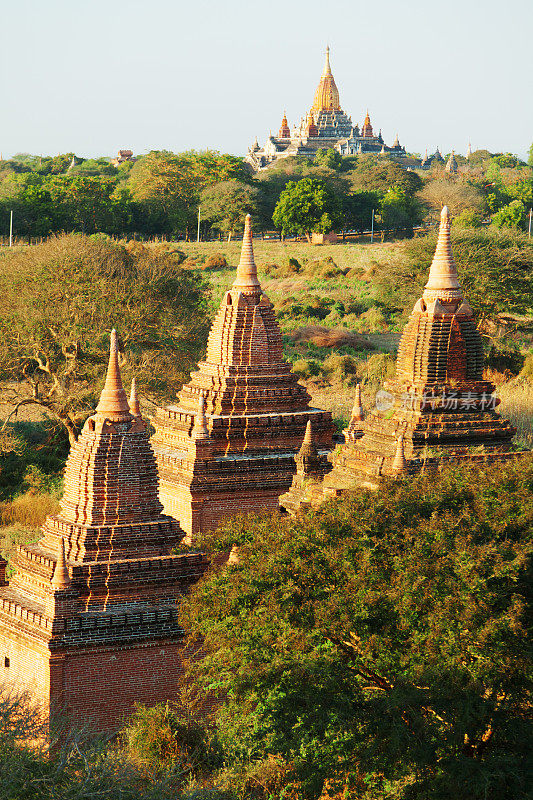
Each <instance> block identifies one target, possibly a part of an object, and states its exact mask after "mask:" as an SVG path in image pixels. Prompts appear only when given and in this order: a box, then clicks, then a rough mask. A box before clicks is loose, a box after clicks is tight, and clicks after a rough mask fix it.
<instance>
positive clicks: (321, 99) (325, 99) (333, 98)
mask: <svg viewBox="0 0 533 800" xmlns="http://www.w3.org/2000/svg"><path fill="white" fill-rule="evenodd" d="M340 110H341V105H340V98H339V90H338V89H337V86H336V84H335V79H334V77H333V73H332V72H331V65H330V63H329V45H328V47H327V48H326V61H325V63H324V71H323V72H322V76H321V78H320V81H319V82H318V87H317V90H316V92H315V99H314V100H313V105H312V107H311V113H312V114H313V115H315V114H319V113H320V111H340Z"/></svg>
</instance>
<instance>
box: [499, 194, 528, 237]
mask: <svg viewBox="0 0 533 800" xmlns="http://www.w3.org/2000/svg"><path fill="white" fill-rule="evenodd" d="M525 220H526V208H525V206H524V204H523V202H522V201H521V200H512V201H511V202H510V203H509V204H508V205H506V206H503V207H502V208H500V210H499V211H497V212H496V214H494V215H493V217H492V224H493V225H495V226H496V227H497V228H516V229H517V230H520V229H522V228H523V227H524V223H525Z"/></svg>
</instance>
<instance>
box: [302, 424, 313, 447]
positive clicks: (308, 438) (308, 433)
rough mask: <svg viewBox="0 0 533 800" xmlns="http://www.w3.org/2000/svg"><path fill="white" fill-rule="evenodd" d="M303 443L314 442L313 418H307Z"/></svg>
mask: <svg viewBox="0 0 533 800" xmlns="http://www.w3.org/2000/svg"><path fill="white" fill-rule="evenodd" d="M303 444H307V445H309V444H313V428H312V425H311V420H310V419H308V420H307V425H306V426H305V434H304V440H303Z"/></svg>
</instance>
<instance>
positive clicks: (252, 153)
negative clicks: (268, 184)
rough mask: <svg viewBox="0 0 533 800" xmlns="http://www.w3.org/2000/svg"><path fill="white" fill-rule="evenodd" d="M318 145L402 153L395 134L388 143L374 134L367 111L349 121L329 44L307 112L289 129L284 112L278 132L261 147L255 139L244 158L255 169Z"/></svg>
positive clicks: (346, 151)
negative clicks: (360, 121) (360, 119)
mask: <svg viewBox="0 0 533 800" xmlns="http://www.w3.org/2000/svg"><path fill="white" fill-rule="evenodd" d="M322 148H325V149H329V148H334V149H335V150H337V151H338V152H339V153H341V155H356V154H358V153H382V154H383V155H385V154H389V155H393V156H398V157H405V155H406V152H405V148H404V147H402V145H401V144H400V142H399V139H398V136H396V139H395V141H394V143H393V144H392V146H390V147H389V146H387V145H386V144H385V142H384V141H383V138H382V136H381V131H379V133H378V134H377V135H375V134H374V130H373V128H372V124H371V122H370V115H369V113H368V111H367V113H366V117H365V119H364V122H363V124H362V126H361V128H359V125H357V124H356V125H353V123H352V120H351V118H350V117H349V116H348V115H347V114H345V112H344V111H343V110H342V108H341V105H340V98H339V90H338V89H337V85H336V83H335V79H334V77H333V74H332V72H331V66H330V63H329V47H328V48H326V63H325V64H324V71H323V73H322V77H321V78H320V81H319V84H318V87H317V90H316V92H315V98H314V101H313V105H312V106H311V109H310V110H309V113H308V114H307V115H306V116H305V118H304V117H302V119H301V120H300V122H299V123H298V124H297V125H294V126H293V127H292V129H291V128H290V126H289V123H288V121H287V115H286V114H285V113H284V114H283V119H282V121H281V126H280V129H279V132H278V135H277V136H272V134H270V136H269V137H268V139H267V140H266V143H265V145H264V146H263V147H260V146H259V143H258V141H257V139H256V140H255V142H254V143H253V145H252V146H251V147H250V148H249V150H248V153H247V155H246V158H245V160H246V162H247V163H248V164H250V166H251V167H252V168H253V169H254V170H255V171H258V170H260V169H264V168H265V167H268V166H269V165H270V164H272V163H274V162H275V161H277V160H278V159H280V158H289V157H291V156H305V157H306V158H314V157H315V155H316V153H317V150H320V149H322Z"/></svg>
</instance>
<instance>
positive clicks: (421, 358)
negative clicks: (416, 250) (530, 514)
mask: <svg viewBox="0 0 533 800" xmlns="http://www.w3.org/2000/svg"><path fill="white" fill-rule="evenodd" d="M494 390H495V386H494V385H493V384H492V383H490V382H489V381H487V380H485V379H484V378H483V347H482V343H481V336H480V334H479V332H478V330H477V328H476V324H475V321H474V318H473V312H472V309H471V307H470V306H469V304H468V303H467V302H466V300H465V299H464V297H463V292H462V289H461V286H460V284H459V279H458V276H457V268H456V265H455V261H454V258H453V255H452V250H451V244H450V219H449V215H448V209H447V208H446V206H445V207H444V208H443V209H442V214H441V222H440V231H439V238H438V242H437V248H436V251H435V255H434V258H433V262H432V264H431V269H430V272H429V279H428V282H427V284H426V286H425V289H424V293H423V295H422V297H421V298H420V299H419V300H418V301H417V303H416V304H415V307H414V308H413V311H412V313H411V316H410V318H409V321H408V323H407V325H406V327H405V329H404V331H403V334H402V338H401V341H400V346H399V349H398V358H397V362H396V376H395V378H394V379H393V380H391V381H389V382H387V383H386V384H385V385H384V387H383V389H382V390H381V391H380V392H378V394H377V397H376V406H375V408H373V409H372V411H371V412H370V414H369V416H368V417H367V418H366V419H365V420H364V422H363V420H362V417H363V414H362V407H361V402H360V395H359V391H358V392H357V396H356V402H355V405H354V411H353V412H352V420H351V422H350V425H349V427H348V429H347V430H346V431H345V432H344V433H345V444H344V445H342V446H341V447H340V448H338V450H337V451H336V452H335V455H334V456H333V457H332V462H333V469H332V470H331V472H329V473H328V474H327V475H326V476H325V478H324V479H323V481H322V480H317V476H316V468H315V469H314V471H313V470H310V469H309V466H308V462H307V463H306V462H305V461H304V460H303V459H302V458H300V459H299V460H298V462H297V463H298V472H297V475H296V476H295V478H294V480H293V483H292V486H291V489H290V491H289V492H288V493H287V494H285V495H283V496H282V497H281V498H280V505H281V507H282V508H285V509H286V510H287V511H289V512H294V511H295V510H297V509H298V508H299V507H301V505H302V504H308V503H311V504H314V503H319V502H322V501H323V500H324V499H327V498H328V497H336V496H338V495H341V494H342V493H343V492H345V491H347V490H350V489H354V488H357V487H361V486H362V487H367V488H376V487H377V486H378V483H379V479H380V477H382V476H387V475H389V476H392V475H396V474H398V473H400V472H416V471H420V470H421V469H423V468H425V467H427V468H431V467H437V466H438V465H439V464H442V463H446V462H460V461H464V460H466V461H469V462H476V461H486V460H489V461H498V460H504V459H506V458H510V457H514V455H515V453H512V452H511V446H512V439H513V436H514V434H515V433H516V429H515V428H514V427H513V426H512V425H511V423H510V422H509V420H506V419H504V418H502V417H501V416H500V415H499V414H498V413H497V411H496V407H497V405H498V403H499V400H496V399H495V398H494V397H493V392H494ZM310 446H311V447H312V438H310V437H308V443H307V445H306V447H307V450H309V447H310Z"/></svg>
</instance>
